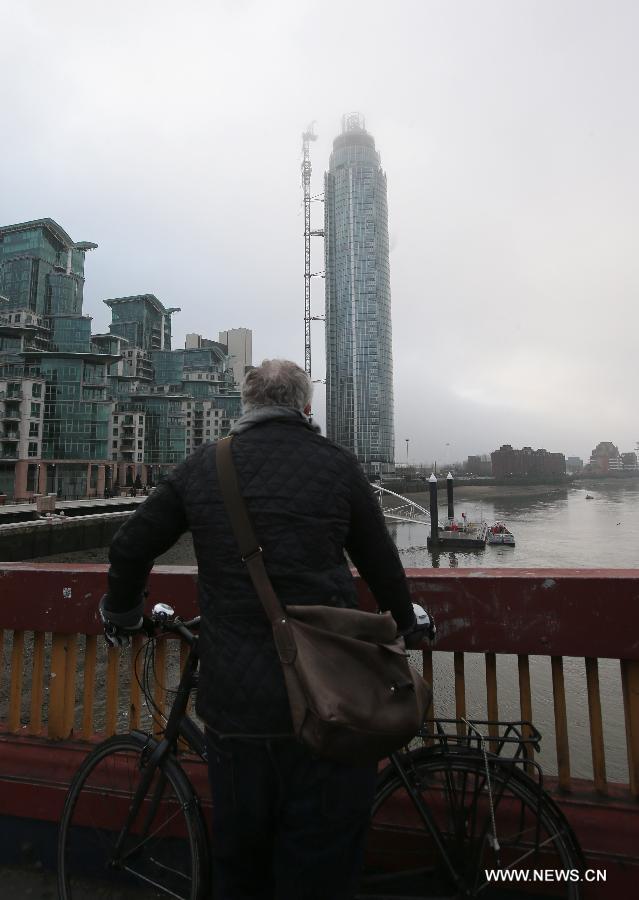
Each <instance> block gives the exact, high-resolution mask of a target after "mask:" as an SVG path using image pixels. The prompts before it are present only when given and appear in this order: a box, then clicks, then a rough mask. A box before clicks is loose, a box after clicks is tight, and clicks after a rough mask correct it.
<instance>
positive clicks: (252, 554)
mask: <svg viewBox="0 0 639 900" xmlns="http://www.w3.org/2000/svg"><path fill="white" fill-rule="evenodd" d="M262 552H263V551H262V548H261V547H259V546H258V547H256V548H255V550H252V551H251V552H250V553H247V554H246V556H243V557H242V562H243V563H247V562H250V561H251V560H252V559H255V557H256V556H259V555H260V553H262Z"/></svg>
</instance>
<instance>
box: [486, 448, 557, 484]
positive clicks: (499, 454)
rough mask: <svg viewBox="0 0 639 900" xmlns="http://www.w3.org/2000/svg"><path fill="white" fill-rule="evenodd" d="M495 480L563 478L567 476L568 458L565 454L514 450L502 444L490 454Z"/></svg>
mask: <svg viewBox="0 0 639 900" xmlns="http://www.w3.org/2000/svg"><path fill="white" fill-rule="evenodd" d="M490 458H491V462H492V468H493V477H494V478H531V479H532V478H543V479H547V478H550V479H555V478H561V477H563V476H564V475H565V474H566V457H565V456H564V454H563V453H549V452H548V451H547V450H544V449H540V450H533V448H532V447H522V449H521V450H514V449H513V447H512V446H511V445H510V444H502V446H501V447H500V448H499V450H493V452H492V453H491V454H490Z"/></svg>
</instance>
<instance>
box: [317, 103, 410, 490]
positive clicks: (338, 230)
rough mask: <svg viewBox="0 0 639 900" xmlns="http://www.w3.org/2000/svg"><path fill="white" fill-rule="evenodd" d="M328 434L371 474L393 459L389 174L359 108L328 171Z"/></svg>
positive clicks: (337, 140) (335, 148) (338, 143)
mask: <svg viewBox="0 0 639 900" xmlns="http://www.w3.org/2000/svg"><path fill="white" fill-rule="evenodd" d="M325 200H326V202H325V223H324V227H325V245H324V246H325V251H324V252H325V257H326V259H325V264H326V432H327V436H328V437H329V438H330V439H331V440H334V441H337V443H339V444H342V445H343V446H344V447H348V449H349V450H352V451H353V453H355V454H356V456H357V458H358V459H359V460H360V462H361V463H362V465H363V466H364V468H365V469H366V471H367V472H368V473H369V474H371V475H375V474H379V473H381V472H385V471H389V470H390V469H392V468H393V464H394V447H395V440H394V428H393V350H392V333H391V296H390V270H389V262H388V206H387V200H386V175H385V173H384V172H383V171H382V167H381V160H380V156H379V153H378V152H377V151H376V150H375V140H374V139H373V137H372V135H370V134H369V133H368V132H367V131H366V129H365V126H364V119H363V117H361V116H360V115H359V114H358V113H352V114H349V115H347V116H344V118H343V121H342V133H341V134H340V135H339V136H338V137H337V138H335V141H334V142H333V152H332V153H331V157H330V162H329V169H328V172H327V173H326V175H325Z"/></svg>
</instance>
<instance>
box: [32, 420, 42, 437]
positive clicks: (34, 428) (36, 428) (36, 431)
mask: <svg viewBox="0 0 639 900" xmlns="http://www.w3.org/2000/svg"><path fill="white" fill-rule="evenodd" d="M39 433H40V423H39V422H29V437H38V435H39Z"/></svg>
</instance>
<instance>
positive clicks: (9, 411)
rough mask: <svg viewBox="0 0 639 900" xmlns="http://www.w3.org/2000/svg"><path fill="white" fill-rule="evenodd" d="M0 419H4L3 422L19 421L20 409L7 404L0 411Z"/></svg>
mask: <svg viewBox="0 0 639 900" xmlns="http://www.w3.org/2000/svg"><path fill="white" fill-rule="evenodd" d="M0 419H2V420H4V421H5V422H20V421H21V419H22V416H21V414H20V409H19V408H17V409H16V408H11V407H8V406H7V408H6V409H5V410H4V412H0Z"/></svg>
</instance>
